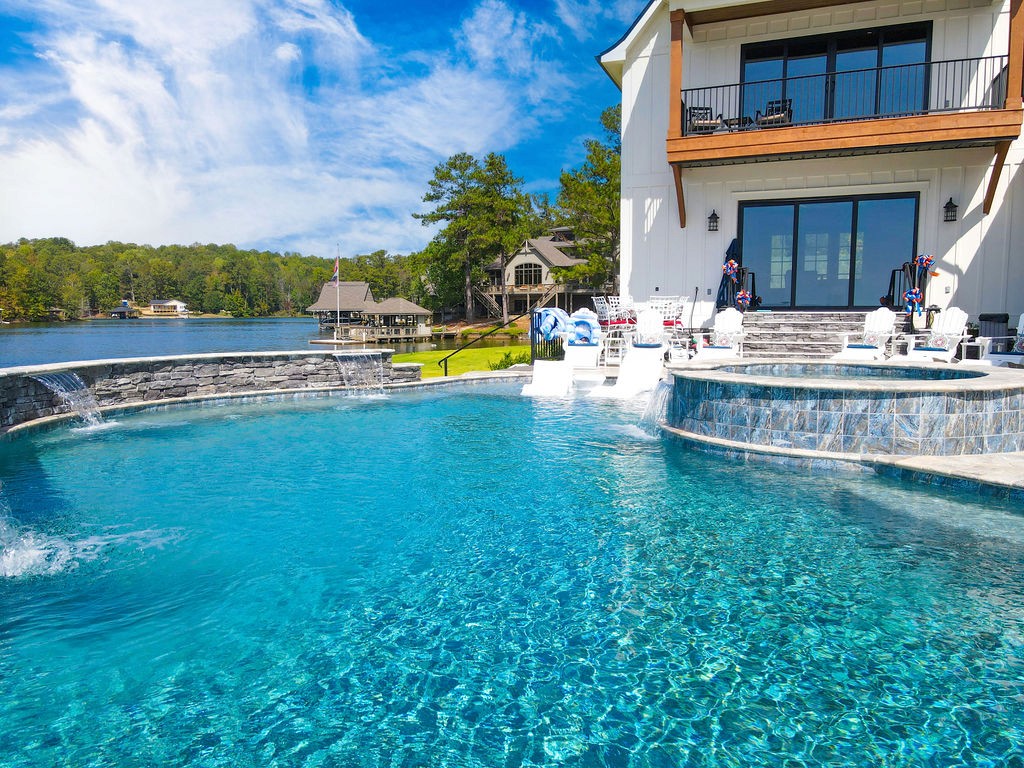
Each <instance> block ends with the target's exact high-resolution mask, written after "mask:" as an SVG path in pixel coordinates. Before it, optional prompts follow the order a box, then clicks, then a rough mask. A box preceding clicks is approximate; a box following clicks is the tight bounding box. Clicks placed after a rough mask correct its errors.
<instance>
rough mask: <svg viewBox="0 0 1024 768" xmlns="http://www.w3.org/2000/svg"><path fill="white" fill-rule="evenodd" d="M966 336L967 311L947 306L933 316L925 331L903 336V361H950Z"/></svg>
mask: <svg viewBox="0 0 1024 768" xmlns="http://www.w3.org/2000/svg"><path fill="white" fill-rule="evenodd" d="M966 338H967V313H966V312H964V311H963V310H962V309H960V308H959V307H949V308H948V309H945V310H943V311H942V312H940V313H939V314H938V316H937V317H936V318H935V322H933V323H932V327H931V328H930V329H928V331H927V333H912V334H907V335H906V336H903V337H902V339H901V340H903V341H906V342H907V351H906V353H904V355H903V360H904V361H920V362H931V361H934V362H939V363H951V362H953V357H954V356H955V355H956V353H957V351H958V350H959V349H960V342H961V341H963V340H964V339H966Z"/></svg>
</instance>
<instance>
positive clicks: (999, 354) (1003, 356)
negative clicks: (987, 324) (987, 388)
mask: <svg viewBox="0 0 1024 768" xmlns="http://www.w3.org/2000/svg"><path fill="white" fill-rule="evenodd" d="M974 343H976V344H980V345H981V355H980V359H979V360H978V362H979V363H980V364H982V365H1009V364H1010V363H1014V364H1015V365H1022V364H1024V315H1021V316H1020V319H1019V320H1017V335H1016V336H979V337H978V339H977V341H976V342H974Z"/></svg>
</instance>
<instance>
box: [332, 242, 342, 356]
mask: <svg viewBox="0 0 1024 768" xmlns="http://www.w3.org/2000/svg"><path fill="white" fill-rule="evenodd" d="M337 246H338V250H337V253H336V255H335V257H334V308H335V310H337V315H336V316H335V318H334V340H335V341H337V340H338V326H339V325H341V275H340V274H339V272H338V261H339V259H341V243H338V244H337Z"/></svg>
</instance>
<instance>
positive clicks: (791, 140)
mask: <svg viewBox="0 0 1024 768" xmlns="http://www.w3.org/2000/svg"><path fill="white" fill-rule="evenodd" d="M1021 117H1022V112H1021V110H1019V109H1017V110H1010V109H992V110H984V111H978V112H957V113H950V114H937V115H918V116H914V117H891V118H883V119H878V120H854V121H851V122H848V123H824V124H820V125H803V126H794V127H789V128H761V129H754V130H747V131H727V132H716V133H710V134H702V135H694V136H685V137H682V138H678V139H669V140H668V143H667V147H666V149H667V154H668V162H670V163H681V164H682V165H684V166H686V165H691V164H697V163H699V164H703V165H716V164H725V163H730V162H746V161H754V160H764V159H768V158H770V157H771V156H773V155H799V154H805V155H806V154H828V153H830V152H849V151H850V150H858V149H864V150H876V149H880V148H883V147H885V148H899V149H913V148H914V146H915V145H919V146H921V147H922V148H925V147H927V146H929V145H941V144H945V145H947V146H949V145H955V144H957V143H961V144H979V145H985V144H988V145H989V146H993V145H995V144H996V143H997V142H1000V141H1010V140H1013V139H1015V138H1017V137H1018V136H1020V132H1021ZM715 161H721V162H720V163H716V162H715Z"/></svg>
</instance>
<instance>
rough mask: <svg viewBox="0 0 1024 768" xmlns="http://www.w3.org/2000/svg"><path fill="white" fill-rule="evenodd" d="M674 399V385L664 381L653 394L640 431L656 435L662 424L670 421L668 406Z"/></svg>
mask: <svg viewBox="0 0 1024 768" xmlns="http://www.w3.org/2000/svg"><path fill="white" fill-rule="evenodd" d="M671 399H672V385H671V384H669V383H668V382H667V381H665V380H664V379H662V380H661V381H659V382H658V386H656V387H655V388H654V391H653V392H651V398H650V399H649V400H648V401H647V407H646V408H644V413H643V416H641V417H640V424H639V426H640V429H642V430H643V431H644V432H646V433H648V434H650V435H656V434H658V432H659V431H660V430H661V426H662V424H664V423H665V422H666V421H667V420H668V406H669V402H670V401H671Z"/></svg>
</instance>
